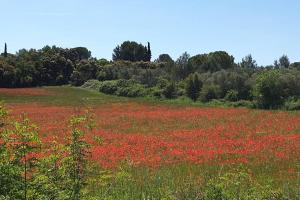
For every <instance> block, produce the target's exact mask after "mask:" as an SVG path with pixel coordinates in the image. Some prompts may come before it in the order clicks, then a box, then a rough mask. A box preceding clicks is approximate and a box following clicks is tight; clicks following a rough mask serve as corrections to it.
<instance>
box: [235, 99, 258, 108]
mask: <svg viewBox="0 0 300 200" xmlns="http://www.w3.org/2000/svg"><path fill="white" fill-rule="evenodd" d="M231 105H232V106H233V107H245V108H255V104H254V103H253V102H252V101H247V100H240V101H236V102H233V103H232V104H231Z"/></svg>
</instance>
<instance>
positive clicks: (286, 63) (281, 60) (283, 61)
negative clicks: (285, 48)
mask: <svg viewBox="0 0 300 200" xmlns="http://www.w3.org/2000/svg"><path fill="white" fill-rule="evenodd" d="M290 64H291V63H290V60H289V58H288V57H287V55H283V56H281V57H280V58H279V65H280V67H281V68H288V67H289V66H290Z"/></svg>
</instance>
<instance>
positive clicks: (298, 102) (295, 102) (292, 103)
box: [284, 98, 300, 110]
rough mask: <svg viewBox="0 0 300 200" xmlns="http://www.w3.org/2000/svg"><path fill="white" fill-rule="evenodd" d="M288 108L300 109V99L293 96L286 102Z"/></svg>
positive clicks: (285, 105) (285, 106) (285, 107)
mask: <svg viewBox="0 0 300 200" xmlns="http://www.w3.org/2000/svg"><path fill="white" fill-rule="evenodd" d="M284 109H286V110H300V99H294V98H291V99H289V100H287V101H286V102H285V103H284Z"/></svg>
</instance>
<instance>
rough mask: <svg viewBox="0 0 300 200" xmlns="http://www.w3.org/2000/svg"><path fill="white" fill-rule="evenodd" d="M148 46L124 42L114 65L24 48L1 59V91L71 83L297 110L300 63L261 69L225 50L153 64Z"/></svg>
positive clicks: (74, 53)
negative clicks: (238, 60)
mask: <svg viewBox="0 0 300 200" xmlns="http://www.w3.org/2000/svg"><path fill="white" fill-rule="evenodd" d="M151 58H152V53H151V47H150V43H148V44H147V45H145V46H144V45H142V44H139V43H137V42H133V41H125V42H124V43H122V44H121V45H118V46H117V47H116V48H115V49H114V50H113V54H112V61H108V60H106V59H97V58H94V57H92V56H91V52H90V51H89V50H88V49H87V48H85V47H77V48H70V49H68V48H59V47H56V46H52V47H50V46H45V47H44V48H42V49H38V50H36V49H29V50H26V49H21V50H19V51H18V52H17V53H15V54H10V53H8V52H7V46H6V44H5V50H4V53H3V54H1V56H0V87H35V86H46V85H64V84H72V85H74V86H83V87H87V88H89V87H92V88H93V89H96V90H99V91H101V92H104V93H107V94H112V95H118V96H128V97H138V96H151V97H155V98H160V99H176V98H183V99H184V98H190V99H191V100H193V101H195V102H200V101H201V102H210V103H211V102H213V103H221V104H222V103H224V102H225V103H229V104H230V105H234V106H238V105H243V106H248V107H259V108H272V109H273V108H282V107H285V108H287V109H299V107H300V100H299V96H300V62H296V63H290V61H289V58H288V57H287V56H286V55H283V56H282V57H280V58H279V59H278V60H275V61H274V64H273V65H268V66H258V64H257V63H256V61H255V59H253V58H252V56H251V55H247V56H245V57H244V58H243V59H242V61H241V62H239V63H237V62H235V58H234V57H233V56H232V55H229V54H228V53H227V52H225V51H216V52H211V53H207V54H198V55H195V56H190V55H189V54H188V53H187V52H185V53H183V54H182V55H181V56H180V57H179V58H177V59H176V60H173V59H172V58H171V56H170V55H168V54H161V55H159V57H158V58H156V59H155V60H154V61H152V62H151Z"/></svg>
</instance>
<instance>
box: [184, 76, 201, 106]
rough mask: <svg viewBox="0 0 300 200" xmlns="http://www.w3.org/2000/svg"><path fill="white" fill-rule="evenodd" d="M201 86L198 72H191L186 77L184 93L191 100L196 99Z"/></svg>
mask: <svg viewBox="0 0 300 200" xmlns="http://www.w3.org/2000/svg"><path fill="white" fill-rule="evenodd" d="M201 87H202V82H201V81H200V80H199V76H198V74H197V73H195V74H191V75H190V76H189V77H188V79H187V85H186V88H185V91H186V95H187V96H188V97H189V98H191V99H192V100H193V101H196V100H197V99H198V97H199V94H200V89H201Z"/></svg>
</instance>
